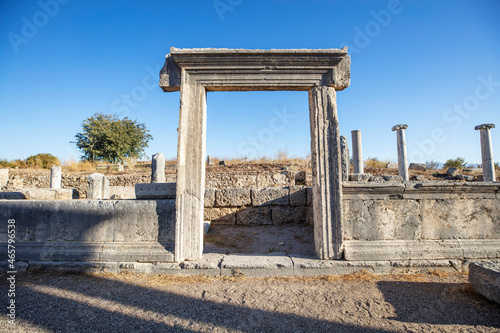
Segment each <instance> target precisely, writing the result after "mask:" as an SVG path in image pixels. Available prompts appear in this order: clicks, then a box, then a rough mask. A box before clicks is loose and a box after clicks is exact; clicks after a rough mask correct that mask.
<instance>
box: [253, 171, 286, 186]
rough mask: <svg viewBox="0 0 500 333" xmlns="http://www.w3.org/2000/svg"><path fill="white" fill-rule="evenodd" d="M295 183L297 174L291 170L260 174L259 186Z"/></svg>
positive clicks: (258, 178)
mask: <svg viewBox="0 0 500 333" xmlns="http://www.w3.org/2000/svg"><path fill="white" fill-rule="evenodd" d="M289 185H295V174H293V173H291V172H282V173H273V174H267V173H264V174H262V173H261V174H258V175H257V188H267V187H277V186H289Z"/></svg>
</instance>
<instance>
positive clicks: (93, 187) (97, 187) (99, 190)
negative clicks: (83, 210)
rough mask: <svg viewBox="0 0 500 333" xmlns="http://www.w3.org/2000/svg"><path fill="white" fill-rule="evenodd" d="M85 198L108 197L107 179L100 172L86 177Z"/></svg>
mask: <svg viewBox="0 0 500 333" xmlns="http://www.w3.org/2000/svg"><path fill="white" fill-rule="evenodd" d="M87 183H88V186H87V199H109V180H108V178H106V176H104V175H103V174H100V173H93V174H91V175H90V176H88V178H87Z"/></svg>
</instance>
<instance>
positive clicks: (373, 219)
mask: <svg viewBox="0 0 500 333" xmlns="http://www.w3.org/2000/svg"><path fill="white" fill-rule="evenodd" d="M350 61H351V60H350V56H349V55H348V52H347V48H343V49H323V50H308V49H289V50H247V49H177V48H171V49H170V53H169V54H168V55H167V56H166V60H165V65H164V67H163V69H162V70H161V72H160V81H159V86H160V87H161V89H163V91H164V92H174V91H180V110H179V128H178V142H177V163H176V165H175V174H167V176H165V158H164V156H163V154H161V153H159V154H156V155H154V156H153V161H152V165H151V167H152V172H151V178H150V181H148V182H144V181H142V182H138V183H137V184H135V187H134V188H133V189H132V191H130V190H127V189H125V187H126V186H110V179H108V177H106V176H104V175H102V174H100V173H94V174H92V175H90V176H89V177H88V180H86V181H85V182H86V199H75V195H74V190H72V189H70V188H62V186H61V177H62V176H61V168H60V167H59V168H58V167H55V168H53V169H52V170H51V177H50V186H49V187H50V188H43V189H35V188H26V189H20V188H19V187H18V188H17V189H16V188H15V189H14V190H4V191H3V192H0V219H1V221H2V222H1V223H2V226H3V227H2V230H1V231H0V242H1V247H2V248H3V249H6V248H7V245H8V242H9V234H8V233H7V230H8V227H7V223H8V221H10V220H15V228H16V239H15V242H16V248H17V252H16V260H17V261H18V265H19V267H30V269H31V268H45V269H70V270H90V271H105V272H120V271H124V270H125V271H132V272H146V273H165V274H206V275H237V274H245V275H247V276H269V275H287V276H304V275H321V274H341V273H349V272H353V271H356V270H360V269H367V270H370V271H372V272H376V273H389V272H392V271H394V270H398V269H403V270H404V269H411V268H421V267H445V268H451V269H457V270H462V269H466V268H467V265H468V263H469V262H470V261H471V260H476V259H496V260H498V259H500V182H497V181H496V175H495V167H494V163H493V161H494V160H493V148H492V146H491V133H490V130H491V129H493V128H494V125H493V124H484V125H479V126H477V127H476V129H477V130H479V131H480V140H481V151H482V158H483V178H482V181H458V180H455V181H447V182H444V181H443V182H436V181H418V180H410V176H409V168H410V169H411V168H412V166H411V165H410V166H409V165H408V158H407V153H406V141H405V140H406V139H405V130H407V129H408V126H407V125H405V124H398V125H395V126H394V127H392V131H395V132H396V134H395V135H396V138H395V142H396V143H397V156H398V165H397V168H398V173H399V176H397V175H393V176H390V177H389V176H388V177H387V178H386V177H385V176H384V177H374V176H371V175H369V174H367V173H365V172H364V167H363V153H362V145H361V131H359V130H354V131H352V147H351V148H352V155H353V160H352V164H353V173H350V171H349V170H350V161H349V147H348V146H347V139H346V138H345V137H341V136H340V125H339V121H338V115H337V91H342V90H344V89H346V88H347V87H348V86H349V84H350ZM277 90H291V91H308V93H309V116H310V133H311V169H312V178H311V179H310V182H309V183H310V184H308V182H305V181H303V180H302V178H301V181H300V182H298V181H297V179H298V175H295V174H293V175H290V174H288V173H287V172H286V171H284V172H282V173H276V174H257V173H251V172H248V173H246V174H244V175H241V176H227V175H222V174H215V175H214V174H210V175H207V174H206V164H207V154H206V122H207V98H206V96H207V93H208V92H212V91H277ZM391 125H392V124H391ZM390 128H391V127H389V129H390ZM410 129H411V128H410ZM395 147H396V145H395ZM212 163H213V162H212ZM415 167H417V166H415ZM6 174H7V176H6ZM237 177H241V178H237ZM63 178H64V175H63ZM303 178H304V179H305V178H306V177H303ZM112 181H113V182H116V180H115V179H113V180H112ZM8 182H9V177H8V170H7V172H6V171H3V170H0V187H3V188H6V185H7V183H8ZM308 185H310V186H308ZM119 187H121V188H120V189H118V188H119ZM129 187H130V186H129ZM207 222H212V223H221V224H228V225H283V226H286V225H287V224H289V223H305V224H310V225H312V226H313V230H314V232H313V234H314V251H315V256H306V255H301V254H300V253H298V254H297V255H292V254H279V255H272V256H271V255H270V256H251V255H224V254H206V253H205V254H204V251H203V250H204V232H205V226H206V223H207ZM6 253H7V251H6V250H4V251H2V261H3V262H4V261H5V258H4V257H5V256H6Z"/></svg>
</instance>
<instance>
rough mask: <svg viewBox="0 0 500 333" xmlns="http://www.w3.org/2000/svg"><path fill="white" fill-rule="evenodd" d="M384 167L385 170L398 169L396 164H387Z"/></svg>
mask: <svg viewBox="0 0 500 333" xmlns="http://www.w3.org/2000/svg"><path fill="white" fill-rule="evenodd" d="M385 167H386V169H398V168H399V166H398V164H397V163H387V164H386V165H385Z"/></svg>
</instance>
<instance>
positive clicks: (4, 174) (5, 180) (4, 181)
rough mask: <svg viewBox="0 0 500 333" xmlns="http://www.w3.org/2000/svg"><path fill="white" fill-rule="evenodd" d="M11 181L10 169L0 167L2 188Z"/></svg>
mask: <svg viewBox="0 0 500 333" xmlns="http://www.w3.org/2000/svg"><path fill="white" fill-rule="evenodd" d="M8 182H9V169H0V189H1V188H2V187H6V186H7V183H8Z"/></svg>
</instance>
